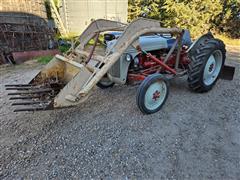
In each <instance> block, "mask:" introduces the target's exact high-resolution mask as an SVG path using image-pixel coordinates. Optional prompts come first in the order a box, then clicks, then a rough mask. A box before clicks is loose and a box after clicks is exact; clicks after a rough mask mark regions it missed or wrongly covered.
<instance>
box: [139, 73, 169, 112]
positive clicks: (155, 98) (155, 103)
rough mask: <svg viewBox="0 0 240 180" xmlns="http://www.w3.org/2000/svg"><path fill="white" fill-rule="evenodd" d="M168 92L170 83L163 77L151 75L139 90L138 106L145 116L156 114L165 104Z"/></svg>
mask: <svg viewBox="0 0 240 180" xmlns="http://www.w3.org/2000/svg"><path fill="white" fill-rule="evenodd" d="M168 92H169V90H168V82H167V80H166V79H165V78H164V77H163V76H162V75H160V74H154V75H150V76H148V77H147V78H145V79H144V81H143V82H142V83H141V85H140V86H139V88H138V91H137V105H138V107H139V109H140V110H141V111H142V112H143V113H144V114H152V113H155V112H157V111H159V110H160V109H161V107H162V106H163V104H164V103H165V101H166V99H167V97H168Z"/></svg>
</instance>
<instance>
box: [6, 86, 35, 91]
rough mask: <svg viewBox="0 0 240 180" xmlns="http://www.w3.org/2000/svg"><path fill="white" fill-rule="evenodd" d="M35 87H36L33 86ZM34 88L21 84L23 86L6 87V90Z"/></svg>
mask: <svg viewBox="0 0 240 180" xmlns="http://www.w3.org/2000/svg"><path fill="white" fill-rule="evenodd" d="M35 88H37V87H35ZM30 89H34V87H32V86H23V87H7V88H6V90H18V91H24V90H30Z"/></svg>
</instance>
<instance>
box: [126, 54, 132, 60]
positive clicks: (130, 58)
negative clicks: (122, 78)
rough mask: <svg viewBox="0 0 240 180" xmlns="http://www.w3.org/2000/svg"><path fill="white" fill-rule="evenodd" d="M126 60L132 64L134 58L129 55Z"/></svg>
mask: <svg viewBox="0 0 240 180" xmlns="http://www.w3.org/2000/svg"><path fill="white" fill-rule="evenodd" d="M126 60H127V61H128V62H130V61H131V60H132V56H131V55H130V54H127V55H126Z"/></svg>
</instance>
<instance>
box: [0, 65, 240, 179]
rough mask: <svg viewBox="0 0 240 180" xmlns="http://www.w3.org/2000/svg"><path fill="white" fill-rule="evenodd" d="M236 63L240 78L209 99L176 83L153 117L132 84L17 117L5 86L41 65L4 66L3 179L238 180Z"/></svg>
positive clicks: (0, 109)
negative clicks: (137, 100)
mask: <svg viewBox="0 0 240 180" xmlns="http://www.w3.org/2000/svg"><path fill="white" fill-rule="evenodd" d="M230 63H232V64H234V65H235V66H236V67H237V72H236V74H235V78H234V80H233V81H225V80H219V81H218V82H217V84H216V86H215V87H214V88H213V90H212V91H210V92H208V93H204V94H197V93H192V92H190V91H189V90H188V88H187V83H186V79H185V78H182V79H176V80H173V81H171V87H170V95H169V98H168V100H167V102H166V104H165V105H164V107H163V108H162V110H161V111H159V112H158V113H155V114H152V115H143V114H142V113H141V112H140V111H139V110H138V108H137V106H136V104H135V94H136V90H137V87H127V86H114V87H113V88H111V89H107V90H100V89H98V88H96V89H95V90H94V93H93V95H92V96H91V97H90V99H89V101H88V102H86V103H84V104H81V105H79V106H77V107H74V108H69V109H62V110H55V111H44V112H35V113H12V110H13V109H12V107H11V106H10V102H9V101H8V98H7V97H6V92H5V91H4V86H3V85H4V84H9V83H19V82H24V81H25V82H26V81H28V80H30V79H31V77H32V76H33V75H34V74H36V73H37V71H38V70H39V69H41V67H42V66H41V65H39V64H36V63H33V64H24V65H19V66H16V67H4V68H3V67H2V68H0V78H1V83H0V179H79V178H80V179H90V178H93V179H218V180H220V179H240V70H239V69H240V68H239V67H240V63H238V62H230Z"/></svg>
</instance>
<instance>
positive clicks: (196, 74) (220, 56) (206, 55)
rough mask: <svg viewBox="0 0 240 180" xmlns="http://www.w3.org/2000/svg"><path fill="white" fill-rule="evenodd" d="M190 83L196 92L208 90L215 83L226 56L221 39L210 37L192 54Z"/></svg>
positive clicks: (189, 73)
mask: <svg viewBox="0 0 240 180" xmlns="http://www.w3.org/2000/svg"><path fill="white" fill-rule="evenodd" d="M190 58H191V63H190V64H189V72H188V84H189V87H190V89H192V90H193V91H196V92H207V91H209V90H210V89H212V87H213V86H214V85H215V83H216V82H217V79H218V77H219V75H220V72H221V70H222V67H223V65H224V62H225V58H226V50H225V45H224V43H223V42H222V41H221V40H218V39H210V40H208V41H206V42H205V43H203V44H202V45H201V47H200V48H198V49H196V50H195V52H193V53H191V55H190Z"/></svg>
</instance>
